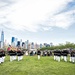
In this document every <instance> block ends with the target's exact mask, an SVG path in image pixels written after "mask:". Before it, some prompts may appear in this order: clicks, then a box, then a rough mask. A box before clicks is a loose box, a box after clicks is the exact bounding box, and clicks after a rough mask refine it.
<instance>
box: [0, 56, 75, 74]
mask: <svg viewBox="0 0 75 75" xmlns="http://www.w3.org/2000/svg"><path fill="white" fill-rule="evenodd" d="M0 75H75V64H73V63H70V62H69V61H68V62H64V61H63V60H62V61H61V62H57V61H54V60H53V57H41V59H40V60H38V59H37V56H24V58H23V60H21V61H19V62H18V61H17V60H16V61H12V62H10V61H9V56H6V58H5V62H4V63H3V64H0Z"/></svg>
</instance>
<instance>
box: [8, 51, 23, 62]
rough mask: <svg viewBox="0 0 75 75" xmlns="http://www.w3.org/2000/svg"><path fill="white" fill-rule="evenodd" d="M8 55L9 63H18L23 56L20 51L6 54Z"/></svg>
mask: <svg viewBox="0 0 75 75" xmlns="http://www.w3.org/2000/svg"><path fill="white" fill-rule="evenodd" d="M8 55H10V61H13V60H17V59H18V61H20V60H22V59H23V55H24V52H23V51H21V50H17V51H15V50H10V51H9V52H8Z"/></svg>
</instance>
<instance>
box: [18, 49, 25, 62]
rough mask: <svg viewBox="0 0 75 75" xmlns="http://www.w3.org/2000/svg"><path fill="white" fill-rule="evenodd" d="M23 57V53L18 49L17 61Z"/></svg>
mask: <svg viewBox="0 0 75 75" xmlns="http://www.w3.org/2000/svg"><path fill="white" fill-rule="evenodd" d="M23 55H24V53H23V52H22V51H21V50H20V49H19V50H17V56H18V61H20V60H22V59H23Z"/></svg>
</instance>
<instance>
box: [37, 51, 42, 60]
mask: <svg viewBox="0 0 75 75" xmlns="http://www.w3.org/2000/svg"><path fill="white" fill-rule="evenodd" d="M37 55H38V60H39V59H40V55H41V51H40V50H38V51H37Z"/></svg>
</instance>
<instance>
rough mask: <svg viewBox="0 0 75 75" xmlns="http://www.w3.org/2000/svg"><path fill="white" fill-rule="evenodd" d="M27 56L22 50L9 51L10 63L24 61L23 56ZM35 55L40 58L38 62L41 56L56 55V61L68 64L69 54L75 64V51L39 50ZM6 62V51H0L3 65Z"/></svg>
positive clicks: (0, 59) (0, 60)
mask: <svg viewBox="0 0 75 75" xmlns="http://www.w3.org/2000/svg"><path fill="white" fill-rule="evenodd" d="M32 53H33V52H30V54H32ZM24 54H25V52H24V51H21V50H20V49H19V50H17V51H15V50H10V51H8V55H9V56H10V62H12V61H14V60H18V61H20V60H22V59H23V55H24ZM34 54H37V56H38V60H39V59H40V56H51V55H54V60H56V61H58V62H60V60H62V59H63V60H64V61H65V62H67V61H68V60H67V56H68V54H70V62H73V63H74V62H75V50H73V51H70V52H69V51H68V50H55V51H40V50H37V52H35V53H34ZM26 55H28V53H26ZM4 60H5V51H4V50H0V63H3V62H4Z"/></svg>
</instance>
